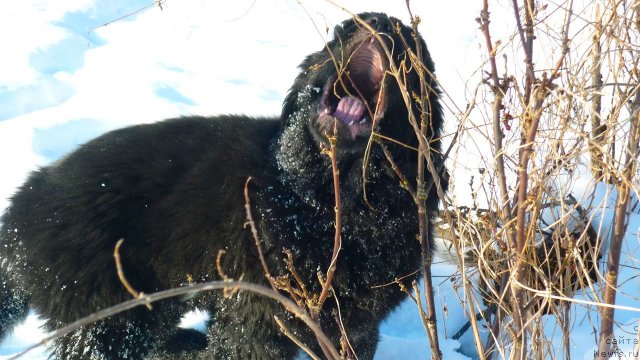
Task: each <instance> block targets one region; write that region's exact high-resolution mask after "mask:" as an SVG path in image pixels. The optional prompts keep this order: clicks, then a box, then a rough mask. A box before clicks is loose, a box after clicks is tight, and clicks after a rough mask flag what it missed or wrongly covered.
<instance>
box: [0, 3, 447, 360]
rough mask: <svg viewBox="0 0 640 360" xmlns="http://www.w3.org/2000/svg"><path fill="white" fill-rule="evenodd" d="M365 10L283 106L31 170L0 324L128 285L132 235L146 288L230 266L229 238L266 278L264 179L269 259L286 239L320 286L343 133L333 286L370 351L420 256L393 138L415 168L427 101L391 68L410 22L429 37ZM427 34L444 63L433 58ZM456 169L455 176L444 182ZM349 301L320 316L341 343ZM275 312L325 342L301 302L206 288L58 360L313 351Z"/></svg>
mask: <svg viewBox="0 0 640 360" xmlns="http://www.w3.org/2000/svg"><path fill="white" fill-rule="evenodd" d="M359 17H360V19H361V21H363V23H360V22H359V21H356V20H355V19H348V20H346V21H344V22H343V23H342V24H340V25H339V26H337V27H336V28H335V31H334V39H333V40H331V41H330V42H329V43H328V44H326V47H324V48H323V49H321V50H320V51H318V52H316V53H314V54H311V55H310V56H308V57H307V58H306V59H305V60H304V62H303V63H302V65H301V66H300V68H301V72H300V75H299V76H298V77H297V78H296V79H295V82H294V84H293V86H292V88H291V90H290V91H289V93H288V95H287V97H286V99H285V102H284V106H283V111H282V115H281V116H280V117H277V118H249V117H245V116H218V117H208V118H207V117H195V116H194V117H185V118H180V119H172V120H165V121H162V122H158V123H155V124H150V125H138V126H132V127H128V128H125V129H121V130H116V131H113V132H110V133H108V134H105V135H103V136H101V137H99V138H97V139H95V140H93V141H91V142H89V143H87V144H85V145H83V146H81V147H80V148H79V149H78V150H77V151H75V152H73V153H71V154H70V155H68V156H67V157H65V158H64V159H63V160H62V161H60V162H58V163H56V164H54V165H51V166H49V167H44V168H42V169H40V170H38V171H35V172H34V173H33V174H31V176H30V177H29V179H28V180H27V181H26V183H25V184H24V185H23V186H22V187H21V188H20V189H19V191H18V192H17V193H16V195H15V196H14V197H13V198H12V201H11V205H10V207H9V208H8V210H7V211H6V213H5V214H4V216H3V217H2V223H3V226H2V229H1V233H0V237H1V238H0V240H1V241H2V246H0V255H1V256H2V259H3V261H2V272H3V273H2V274H1V276H2V278H3V280H6V281H3V282H2V283H3V284H4V285H3V286H4V287H3V288H2V289H1V290H2V291H0V295H2V296H3V299H0V300H2V301H3V302H0V303H11V304H16V306H12V307H9V306H8V307H3V308H2V310H0V322H1V324H0V325H1V330H2V331H5V330H6V329H8V328H10V327H11V326H13V325H14V324H15V322H16V321H17V320H16V319H18V320H19V319H20V318H23V317H24V315H25V314H26V306H27V305H26V304H27V303H28V304H29V306H31V307H33V308H35V310H36V311H37V312H38V313H39V314H41V315H42V316H43V317H45V318H47V319H48V320H47V323H46V329H47V330H54V329H56V328H58V327H60V326H62V325H65V324H68V323H70V322H72V321H74V320H77V319H79V318H81V317H84V316H87V315H89V314H91V313H92V312H95V311H97V310H99V309H102V308H105V307H108V306H111V305H114V304H117V303H119V302H121V301H124V300H128V299H130V295H129V294H128V293H127V291H126V290H125V288H124V287H123V285H122V283H121V282H120V280H119V279H118V277H117V274H116V271H115V265H114V261H113V256H112V254H113V249H114V246H115V244H116V242H117V241H118V240H119V239H124V240H125V242H124V244H123V246H122V248H121V250H120V256H121V259H122V264H123V270H124V273H125V274H126V276H127V279H128V280H129V282H130V283H131V285H132V286H133V287H134V288H135V289H136V290H138V291H142V292H144V293H152V292H154V291H158V290H163V289H168V288H172V287H176V286H184V285H188V283H189V282H191V281H196V282H202V281H210V280H219V279H220V277H219V275H218V271H217V270H216V257H217V255H218V253H219V251H220V250H224V251H225V252H226V253H225V255H224V256H223V257H222V261H221V266H222V268H223V269H224V270H225V272H226V274H227V275H228V276H230V277H234V278H240V277H241V276H242V277H243V279H244V280H245V281H249V282H254V283H260V284H266V281H265V277H264V274H263V271H262V268H261V266H260V261H259V259H258V253H257V250H256V247H255V244H254V241H253V238H252V237H251V233H250V231H249V230H248V229H247V228H246V226H245V221H246V217H245V209H244V204H245V202H244V197H243V189H244V184H245V182H246V180H247V178H248V177H249V176H251V177H252V179H253V180H252V181H251V183H250V187H249V192H250V197H251V202H252V211H253V214H254V217H255V222H256V227H257V230H258V233H259V236H260V239H261V241H262V250H263V251H264V254H265V257H266V259H267V263H268V265H269V268H270V270H271V273H272V274H273V275H274V276H285V275H287V274H289V271H288V270H287V269H286V266H285V265H284V263H283V258H284V255H283V253H282V250H283V249H288V250H290V251H291V252H292V254H293V260H294V265H295V267H296V269H297V271H298V273H299V275H300V277H301V278H302V280H303V281H304V283H305V284H306V286H307V289H308V291H310V292H312V293H315V294H318V293H319V291H320V288H321V286H320V284H319V281H318V275H317V274H318V271H320V272H322V273H326V270H327V267H328V265H329V263H330V259H331V254H332V248H333V237H334V232H335V228H334V222H335V212H334V206H335V203H334V193H333V192H334V187H333V180H332V175H333V172H332V169H331V164H330V160H329V158H328V157H327V156H326V155H324V154H322V148H323V147H326V146H327V144H328V137H329V136H334V135H336V136H337V154H338V155H337V161H338V168H339V178H340V191H341V196H342V203H341V206H342V229H341V230H342V231H341V237H342V251H341V253H340V257H339V259H338V262H337V269H336V273H335V277H334V280H333V284H332V285H333V290H334V293H335V295H336V298H337V299H338V301H339V303H340V310H341V315H342V321H343V324H344V326H345V328H346V330H347V334H348V335H349V340H350V343H351V344H352V345H353V348H354V350H355V352H356V353H357V354H358V356H359V358H360V359H371V358H372V357H373V355H374V353H375V349H376V346H377V341H378V326H379V324H380V322H381V321H382V320H383V319H385V318H386V316H387V315H388V314H389V312H390V311H391V310H393V309H394V308H395V307H396V306H397V305H398V304H399V303H400V302H401V301H402V300H403V299H404V294H403V293H402V292H401V291H400V290H399V289H398V288H397V287H396V286H385V287H376V285H382V284H386V283H389V282H392V281H393V280H394V279H396V278H400V277H406V278H405V279H406V281H411V280H413V279H415V278H416V276H417V275H415V272H416V270H418V269H419V268H420V246H419V244H418V242H417V241H416V233H417V231H418V221H417V217H416V211H417V209H416V207H415V204H414V201H413V199H412V198H411V196H410V195H409V194H408V193H407V191H405V190H404V189H402V188H401V186H400V184H399V180H398V178H397V176H396V174H395V173H394V171H393V170H392V169H391V166H390V165H389V163H388V161H387V159H386V158H385V156H384V154H383V152H382V150H381V147H380V145H379V141H381V142H382V143H384V144H385V146H387V147H388V149H389V150H390V152H391V154H392V156H393V158H394V160H395V162H396V163H397V164H398V167H399V169H400V171H402V172H403V173H404V174H405V176H406V177H407V178H408V179H414V178H415V177H416V170H415V169H416V158H417V157H416V152H415V150H412V148H417V146H418V145H417V140H416V137H415V133H414V131H413V128H412V127H411V125H410V123H409V121H408V118H409V114H410V113H409V112H410V111H411V112H412V113H413V115H414V116H415V117H416V118H419V115H418V113H417V107H416V106H415V104H410V105H409V106H408V107H407V105H406V103H405V100H403V97H402V95H401V91H400V86H399V85H398V83H397V80H396V79H395V78H394V77H393V76H390V75H389V71H390V69H391V68H392V64H395V66H396V67H397V66H399V64H401V63H402V62H403V61H405V62H407V61H408V53H407V50H406V48H405V45H404V43H403V42H402V40H401V38H400V35H398V34H397V33H396V30H395V29H396V28H398V29H399V30H400V33H401V36H402V37H404V39H406V42H407V44H408V45H409V47H410V48H412V49H414V50H415V48H416V46H415V44H414V43H413V37H412V36H411V29H410V28H408V27H407V26H405V25H402V24H401V23H400V22H399V21H398V20H397V19H395V18H392V17H388V16H386V15H384V14H380V13H365V14H360V15H359ZM365 23H366V24H368V27H367V26H365V25H364V24H365ZM371 29H373V30H375V31H374V32H372V31H371ZM420 42H421V46H420V48H421V49H422V54H421V55H422V58H423V61H424V65H425V67H426V69H428V70H429V72H430V73H431V74H432V73H433V71H434V68H433V63H432V61H431V57H430V55H429V53H428V51H427V48H426V45H425V44H424V42H423V41H422V40H420ZM388 55H390V57H389V56H388ZM407 69H409V70H408V71H407V72H406V73H404V74H403V78H404V79H406V88H407V90H408V91H409V94H411V93H417V94H419V93H420V81H419V79H418V76H417V74H416V72H415V70H414V69H411V67H410V66H408V67H407ZM426 82H427V89H429V91H428V94H427V98H428V100H429V104H430V105H429V107H428V109H427V110H428V112H429V114H430V115H429V118H428V119H429V127H428V128H429V130H428V133H427V137H428V138H429V139H432V142H431V147H432V149H433V153H434V156H433V158H434V161H435V162H436V164H440V163H441V160H442V159H441V158H440V155H439V153H438V151H439V149H440V143H439V141H438V140H437V138H438V136H439V132H440V128H441V126H442V116H441V110H440V107H439V105H438V93H437V86H436V85H435V80H434V79H433V78H431V76H430V75H427V78H426ZM410 101H413V100H410ZM334 127H335V129H336V130H337V133H336V134H334ZM372 132H374V133H376V134H380V136H377V135H376V136H372ZM387 138H392V139H394V140H395V142H391V141H387V140H384V139H387ZM443 174H444V172H443ZM437 181H440V179H437ZM441 183H442V186H443V188H445V189H446V181H442V182H441ZM437 203H438V201H437V197H436V195H435V191H431V192H430V193H429V194H428V199H427V207H428V210H429V211H430V212H431V211H435V210H436V209H437ZM411 274H413V275H411ZM194 306H198V307H199V308H201V309H203V310H207V311H208V312H209V313H210V317H211V319H210V321H209V323H208V325H207V334H206V338H205V336H204V335H203V334H200V333H197V332H195V331H188V330H180V329H178V328H177V327H176V326H175V325H176V324H177V323H178V322H179V320H180V317H181V315H182V314H183V313H184V312H186V311H188V310H189V309H191V308H193V307H194ZM336 312H337V307H336V302H335V300H334V299H329V300H327V302H326V303H325V306H324V308H323V310H322V312H321V314H320V319H321V323H322V326H323V329H324V330H325V331H326V333H327V334H328V335H329V336H330V338H331V339H332V340H333V341H334V342H335V343H336V344H338V340H339V337H340V332H339V329H338V326H337V323H336V321H335V313H336ZM274 315H275V316H278V317H279V318H280V319H282V320H283V321H284V322H285V323H286V324H287V326H288V327H289V328H290V329H291V330H292V331H294V332H295V333H296V334H297V336H298V337H299V338H300V339H301V340H302V341H303V342H304V343H306V344H307V345H309V346H310V347H311V348H313V349H314V350H315V351H316V352H317V353H320V350H319V349H318V347H317V345H315V344H316V341H315V338H314V337H313V335H312V334H311V333H310V332H309V331H308V330H307V329H305V328H304V326H302V324H300V323H299V322H298V321H297V320H296V319H294V318H293V316H292V315H291V314H288V313H287V312H286V311H285V310H283V309H282V307H281V306H280V305H278V304H277V303H275V302H273V301H271V300H269V299H265V298H261V297H259V296H256V295H252V294H249V293H246V292H240V293H238V294H236V295H234V296H232V297H231V298H224V297H223V296H222V294H221V293H219V292H210V293H201V294H197V295H196V296H194V297H193V298H190V299H170V300H166V301H162V302H159V303H156V304H154V309H153V311H149V310H147V309H146V308H137V309H133V310H131V311H128V312H125V313H122V314H119V315H116V316H113V317H111V318H109V319H107V320H104V321H101V322H99V323H96V324H94V325H90V326H87V327H84V328H82V329H80V330H77V331H76V332H74V333H73V334H71V335H69V336H66V337H64V338H62V339H60V340H57V341H56V342H55V343H54V344H53V345H52V349H53V351H54V353H55V355H56V356H57V357H58V358H59V359H86V358H87V356H91V357H93V358H96V359H120V358H124V357H127V358H130V359H141V358H144V357H147V356H150V357H151V358H157V359H159V358H168V359H180V358H184V359H194V358H202V359H211V358H215V359H291V358H293V357H294V356H295V355H296V353H297V352H298V349H297V347H296V346H295V345H294V344H293V343H292V342H291V341H290V340H289V339H288V338H286V337H285V336H284V335H283V334H282V333H281V332H280V330H279V329H278V327H277V325H276V324H275V322H274V321H273V317H274Z"/></svg>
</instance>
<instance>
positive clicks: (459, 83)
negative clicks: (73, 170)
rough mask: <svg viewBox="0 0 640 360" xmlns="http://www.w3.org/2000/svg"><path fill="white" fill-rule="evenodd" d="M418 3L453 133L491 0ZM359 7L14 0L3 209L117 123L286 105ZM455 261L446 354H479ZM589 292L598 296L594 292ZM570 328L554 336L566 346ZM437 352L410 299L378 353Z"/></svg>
mask: <svg viewBox="0 0 640 360" xmlns="http://www.w3.org/2000/svg"><path fill="white" fill-rule="evenodd" d="M341 5H343V6H344V7H345V8H346V9H348V10H349V11H352V12H356V13H357V12H361V11H383V12H386V13H388V14H390V15H393V16H396V17H398V18H400V19H402V20H403V21H405V23H407V20H408V13H407V10H406V6H405V1H404V0H376V1H372V0H358V1H348V2H347V1H345V2H343V3H341ZM411 6H412V10H413V12H414V13H415V14H417V15H419V16H420V17H421V19H422V23H421V26H420V30H421V33H422V35H423V37H424V38H425V40H426V42H427V45H428V47H429V50H430V51H431V54H432V57H433V59H434V61H435V64H436V74H437V75H438V79H439V81H440V82H441V83H442V84H443V87H444V90H446V92H447V96H445V99H444V102H445V109H446V111H445V114H446V115H447V118H448V119H447V120H448V121H450V123H449V124H448V125H447V129H446V132H447V133H451V132H452V131H453V130H452V129H455V126H456V125H457V124H455V117H454V116H453V115H452V114H456V113H459V112H460V110H459V109H463V108H464V106H465V100H464V99H465V94H467V93H468V92H469V89H466V86H467V81H468V80H469V79H471V78H472V77H477V76H478V73H477V71H476V70H477V68H478V67H479V66H481V64H480V63H479V61H478V59H480V58H481V56H480V55H479V54H481V53H483V52H485V51H486V50H485V49H484V48H483V47H482V44H483V39H482V36H481V34H480V33H479V32H478V29H477V28H478V25H477V23H476V21H475V20H474V19H475V18H476V17H477V16H478V15H479V12H480V9H481V2H479V1H438V2H432V1H430V2H426V1H423V2H420V1H414V2H412V4H411ZM511 11H512V10H511V9H510V8H509V6H508V4H507V5H505V8H504V9H499V8H497V9H493V13H492V26H493V29H492V31H493V32H494V36H495V38H499V37H500V36H507V35H505V34H506V33H507V32H508V31H509V30H508V26H507V25H506V24H508V23H509V21H511V20H506V19H511V18H512V13H511ZM347 17H349V14H348V13H346V12H345V11H343V10H342V9H341V8H340V7H339V6H335V5H334V4H332V3H330V2H327V1H314V2H311V1H302V2H301V4H299V3H298V2H296V1H294V0H239V1H233V2H231V1H226V2H216V1H206V0H198V1H194V0H180V1H176V0H168V1H167V2H165V3H164V4H163V6H162V9H160V8H158V7H157V6H154V4H153V2H152V1H150V0H128V1H125V0H113V1H97V0H66V1H64V2H61V1H53V0H20V1H12V2H5V3H3V4H2V5H0V34H2V35H0V49H2V54H1V55H0V64H1V65H2V66H0V69H2V70H0V165H1V169H2V170H1V173H2V174H1V175H0V211H1V210H3V209H4V208H5V207H6V206H7V203H8V198H9V197H10V196H11V194H12V193H13V192H14V191H15V189H16V187H17V186H19V185H20V184H21V183H22V182H23V181H24V179H25V177H26V176H27V174H28V172H29V171H30V170H33V169H36V168H37V167H38V166H42V165H46V164H49V163H51V162H52V161H55V160H56V159H59V158H60V157H61V156H63V155H64V154H66V153H68V152H70V151H72V150H73V149H74V148H76V147H77V146H78V145H79V144H82V143H84V142H86V141H88V140H90V139H91V138H93V137H95V136H97V135H99V134H101V133H104V132H106V131H108V130H112V129H115V128H118V127H122V126H126V125H130V124H137V123H146V122H154V121H158V120H161V119H164V118H169V117H175V116H180V115H190V114H198V115H215V114H221V113H242V114H250V115H276V114H279V112H280V107H281V104H282V100H283V98H284V96H285V94H286V91H287V90H288V88H289V86H290V85H291V84H292V82H293V79H294V78H295V76H296V74H297V73H298V69H297V65H298V64H299V63H300V62H301V61H302V59H303V58H304V57H305V56H306V55H307V54H309V53H311V52H314V51H318V50H320V49H321V48H322V47H323V44H324V41H325V39H327V38H328V37H330V34H331V30H330V29H332V28H333V27H334V26H335V25H336V24H337V23H339V22H341V21H342V20H344V19H346V18H347ZM501 17H504V19H505V21H504V22H503V24H504V25H501V24H502V23H501V21H500V20H501ZM493 24H495V25H493ZM327 31H328V32H327ZM470 83H473V82H472V81H470ZM450 99H453V100H450ZM456 109H458V110H456ZM477 159H478V157H476V156H475V155H474V154H473V153H470V154H468V159H466V160H467V161H469V162H471V163H472V162H474V161H476V165H477ZM454 174H455V176H456V179H458V178H459V179H460V183H461V184H464V183H466V182H467V180H466V179H467V178H468V176H469V175H468V174H465V173H456V172H454ZM585 176H586V177H587V178H588V173H587V175H585ZM456 181H458V180H456ZM592 185H593V184H592V183H590V182H589V181H588V179H587V180H584V181H583V183H581V184H578V185H577V186H578V189H580V190H582V191H583V193H584V196H583V201H593V202H594V203H596V204H597V203H599V202H608V204H610V203H611V202H612V199H615V194H613V193H612V192H611V191H609V189H608V188H607V187H606V186H599V187H598V188H597V191H596V192H593V191H591V189H592V188H593V186H592ZM462 188H463V186H459V187H456V191H460V193H458V194H457V195H456V196H457V200H458V201H459V202H464V198H465V196H468V195H465V194H464V192H462V191H461V189H462ZM465 190H466V189H465ZM610 214H611V212H610V211H604V212H603V213H597V214H594V215H595V216H597V219H596V221H599V220H600V219H602V221H603V224H605V225H606V224H610V223H611V215H610ZM639 227H640V216H638V215H637V214H634V215H633V216H632V218H631V220H630V223H629V228H628V229H629V230H628V237H627V241H626V244H627V248H625V249H623V259H622V260H621V263H623V264H627V265H629V266H627V267H623V268H622V269H621V274H620V279H621V280H620V283H621V284H622V285H621V289H620V292H619V295H618V304H620V305H628V306H634V305H635V304H636V303H637V299H638V298H640V295H639V294H640V290H639V288H638V281H637V280H636V276H637V270H635V269H634V268H633V267H632V266H636V267H637V266H638V265H637V264H636V263H637V259H638V255H640V251H638V228H639ZM602 231H603V232H602V233H604V231H606V228H605V229H602ZM634 254H635V255H634ZM455 272H456V269H455V267H453V266H451V265H436V266H434V275H435V276H436V277H435V278H434V284H435V285H436V289H437V292H436V298H437V308H438V309H439V313H438V319H439V329H440V336H441V339H442V340H441V348H442V351H443V353H444V358H445V359H467V358H468V357H467V356H469V357H471V358H475V357H477V355H476V354H475V347H474V346H473V339H472V338H471V337H470V336H463V337H462V338H461V339H460V341H455V340H451V339H450V336H451V334H453V333H455V332H456V331H457V330H458V329H459V328H460V327H461V326H462V325H464V324H465V323H466V322H467V320H468V319H467V318H466V317H465V314H464V311H463V309H462V308H461V306H460V303H459V298H460V297H461V296H460V295H458V294H456V293H455V291H454V290H453V288H452V287H451V285H450V284H451V281H450V280H449V279H448V276H449V275H451V274H454V273H455ZM583 298H584V299H590V298H589V295H588V294H585V295H584V296H583ZM444 304H446V309H447V311H446V314H445V313H444V312H443V311H442V309H443V305H444ZM573 308H574V310H573V312H574V314H572V319H573V321H574V324H573V327H572V329H573V333H572V335H571V338H570V341H571V347H572V348H571V354H572V358H575V359H587V358H589V357H591V358H593V350H594V349H595V344H596V341H595V340H596V338H597V328H594V327H593V326H592V324H598V323H599V322H598V320H597V319H598V316H597V312H596V311H595V308H594V307H585V306H579V305H576V306H574V307H573ZM587 314H588V315H589V316H590V318H588V317H587ZM202 317H203V316H202V315H199V314H193V313H191V314H189V315H188V316H187V317H185V319H184V322H183V326H192V327H197V326H202V324H201V322H202ZM638 317H640V316H639V314H638V313H635V312H632V311H620V310H618V311H617V312H616V319H617V320H618V321H619V322H620V323H621V324H625V325H627V326H626V327H624V329H621V330H620V331H622V330H625V329H626V330H629V329H630V328H631V329H633V326H634V325H637V322H634V321H635V319H636V318H638ZM594 319H595V320H594ZM41 323H42V322H41V320H39V319H38V318H37V316H36V315H35V314H34V315H31V316H29V318H28V320H27V321H26V322H25V323H24V324H23V325H21V326H19V327H17V328H16V329H15V331H14V333H13V334H12V335H11V336H10V337H8V338H7V339H6V340H5V341H4V342H3V343H2V344H1V345H0V359H6V358H8V357H10V356H11V355H12V354H15V353H17V352H19V351H20V350H22V349H24V348H25V347H27V346H28V345H30V344H33V343H35V342H37V341H38V340H39V339H40V338H41V337H42V336H43V335H44V334H43V332H42V331H41V330H40V329H39V325H40V324H41ZM549 323H550V325H549V327H548V330H549V334H551V333H552V332H553V331H556V332H557V331H558V329H557V328H556V326H555V322H554V320H553V319H549ZM629 326H630V327H629ZM631 331H632V332H633V330H631ZM549 334H548V335H549ZM467 335H470V334H467ZM485 336H486V333H485ZM620 336H625V335H620ZM626 336H627V337H629V336H631V337H633V336H634V335H633V333H632V334H627V335H626ZM560 337H561V334H558V335H557V336H556V338H557V339H558V343H557V348H558V349H560V348H561V346H560V345H561V340H560ZM428 352H429V350H428V343H427V338H426V335H425V332H424V329H423V327H422V324H421V321H420V318H419V316H418V312H417V309H416V307H415V305H414V304H413V303H411V302H409V301H407V302H405V303H404V304H403V305H402V306H401V307H400V308H398V310H397V311H396V312H395V313H394V315H393V316H391V317H390V318H389V319H388V320H387V321H385V323H384V324H383V325H382V326H381V342H380V345H379V347H378V351H377V353H376V360H391V359H398V360H400V359H409V360H410V359H428V358H429V354H428ZM463 354H465V355H467V356H465V355H463ZM47 355H48V352H47V351H46V349H44V348H39V349H37V350H35V351H32V352H30V353H29V354H27V355H26V356H25V357H23V358H24V359H45V358H46V357H47Z"/></svg>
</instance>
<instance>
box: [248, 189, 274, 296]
mask: <svg viewBox="0 0 640 360" xmlns="http://www.w3.org/2000/svg"><path fill="white" fill-rule="evenodd" d="M249 182H251V176H249V177H248V178H247V181H246V182H245V183H244V208H245V211H246V213H247V223H246V224H245V226H246V225H249V227H250V228H251V235H252V236H253V240H254V241H255V244H256V249H257V250H258V257H259V258H260V264H262V271H263V273H264V276H265V277H266V278H267V281H269V285H271V288H272V289H273V291H275V292H278V288H277V287H276V284H275V282H274V281H273V276H271V273H270V272H269V266H267V261H266V260H265V258H264V254H263V253H262V246H260V237H259V236H258V230H257V229H256V224H255V221H253V215H252V214H251V199H250V196H249Z"/></svg>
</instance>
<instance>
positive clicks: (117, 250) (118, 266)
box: [113, 239, 153, 310]
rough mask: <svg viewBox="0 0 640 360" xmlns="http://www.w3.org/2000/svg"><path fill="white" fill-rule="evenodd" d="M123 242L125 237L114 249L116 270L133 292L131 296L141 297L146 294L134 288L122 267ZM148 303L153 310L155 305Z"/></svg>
mask: <svg viewBox="0 0 640 360" xmlns="http://www.w3.org/2000/svg"><path fill="white" fill-rule="evenodd" d="M122 243H124V239H120V240H118V242H117V243H116V246H115V248H114V249H113V258H114V259H115V261H116V271H117V272H118V278H119V279H120V282H121V283H122V285H124V288H125V289H127V291H128V292H129V294H131V296H133V297H134V298H135V299H140V298H142V297H143V296H144V293H143V292H138V291H137V290H136V289H134V288H133V286H131V284H129V281H128V280H127V277H126V276H125V275H124V270H123V269H122V262H121V261H120V246H122ZM146 305H147V309H149V310H153V306H151V304H146Z"/></svg>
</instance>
